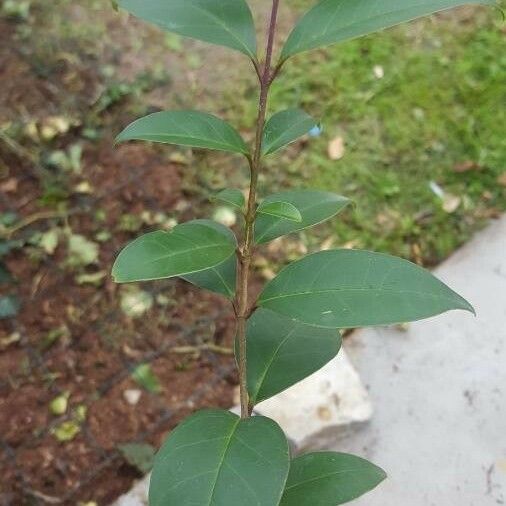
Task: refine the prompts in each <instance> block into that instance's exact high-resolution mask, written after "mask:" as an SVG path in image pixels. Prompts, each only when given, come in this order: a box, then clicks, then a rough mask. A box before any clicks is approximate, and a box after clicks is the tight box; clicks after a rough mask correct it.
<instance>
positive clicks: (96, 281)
mask: <svg viewBox="0 0 506 506" xmlns="http://www.w3.org/2000/svg"><path fill="white" fill-rule="evenodd" d="M106 276H107V271H98V272H93V273H92V274H80V275H79V276H76V278H75V279H76V283H77V284H78V285H93V286H100V285H101V284H102V281H103V280H104V279H105V277H106Z"/></svg>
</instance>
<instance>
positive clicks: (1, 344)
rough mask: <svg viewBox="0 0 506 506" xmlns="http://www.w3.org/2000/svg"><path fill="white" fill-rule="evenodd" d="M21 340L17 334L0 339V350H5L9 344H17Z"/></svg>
mask: <svg viewBox="0 0 506 506" xmlns="http://www.w3.org/2000/svg"><path fill="white" fill-rule="evenodd" d="M20 340H21V334H20V333H19V332H13V333H12V334H10V335H9V336H7V337H2V338H1V339H0V350H2V351H3V350H5V349H7V348H8V347H9V346H10V345H11V344H15V343H18V342H19V341H20Z"/></svg>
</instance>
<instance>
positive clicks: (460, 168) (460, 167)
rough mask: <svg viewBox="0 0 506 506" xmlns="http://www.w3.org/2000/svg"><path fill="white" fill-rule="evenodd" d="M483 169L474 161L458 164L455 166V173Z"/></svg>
mask: <svg viewBox="0 0 506 506" xmlns="http://www.w3.org/2000/svg"><path fill="white" fill-rule="evenodd" d="M480 169H481V167H480V166H479V165H478V164H477V163H476V162H473V161H472V160H466V161H465V162H460V163H456V164H455V165H454V166H453V171H454V172H457V173H458V174H462V173H464V172H470V171H471V170H480Z"/></svg>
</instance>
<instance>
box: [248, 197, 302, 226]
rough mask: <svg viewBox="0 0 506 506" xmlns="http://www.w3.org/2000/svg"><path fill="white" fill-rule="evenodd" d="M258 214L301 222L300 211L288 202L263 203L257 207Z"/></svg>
mask: <svg viewBox="0 0 506 506" xmlns="http://www.w3.org/2000/svg"><path fill="white" fill-rule="evenodd" d="M257 212H258V213H259V214H266V215H268V216H274V217H275V218H284V219H286V220H290V221H296V222H297V223H301V222H302V215H301V214H300V211H299V210H298V209H297V208H296V207H295V206H294V205H293V204H291V203H290V202H279V201H278V202H264V203H262V204H261V205H260V206H259V207H258V211H257Z"/></svg>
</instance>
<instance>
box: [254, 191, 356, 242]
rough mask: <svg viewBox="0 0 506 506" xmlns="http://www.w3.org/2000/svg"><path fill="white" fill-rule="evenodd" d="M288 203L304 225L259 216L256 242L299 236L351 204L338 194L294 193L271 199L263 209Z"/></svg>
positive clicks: (270, 197) (285, 193) (282, 219)
mask: <svg viewBox="0 0 506 506" xmlns="http://www.w3.org/2000/svg"><path fill="white" fill-rule="evenodd" d="M280 201H282V202H288V203H290V204H292V205H293V206H295V207H296V208H297V209H298V211H299V212H300V214H301V216H302V221H301V222H300V223H297V222H294V221H291V220H287V219H284V218H278V217H273V216H266V215H259V216H257V219H256V221H255V242H256V243H257V244H262V243H266V242H269V241H272V240H273V239H276V237H281V236H282V235H286V234H290V233H292V232H297V231H299V230H303V229H305V228H308V227H311V226H313V225H316V224H318V223H321V222H323V221H325V220H327V219H329V218H331V217H332V216H335V215H336V214H337V213H339V212H340V211H342V210H343V209H344V208H345V207H346V206H347V205H348V204H349V203H350V201H349V200H348V199H347V198H345V197H341V196H339V195H335V194H334V193H328V192H322V191H316V190H314V191H313V190H294V191H286V192H280V193H276V194H274V195H270V196H269V197H267V198H266V199H265V200H264V201H263V205H266V204H268V203H270V202H280Z"/></svg>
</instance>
